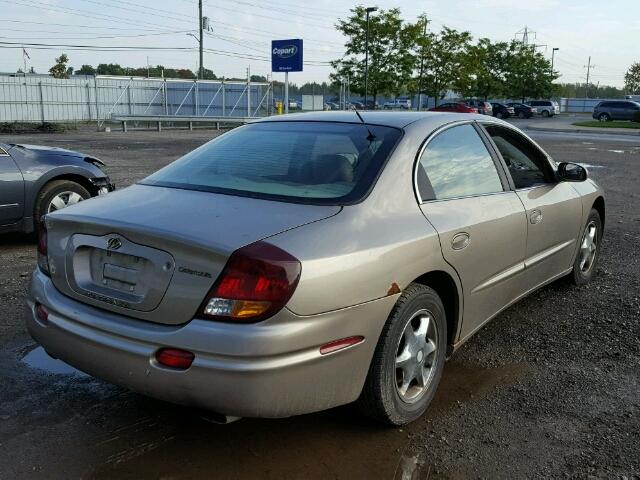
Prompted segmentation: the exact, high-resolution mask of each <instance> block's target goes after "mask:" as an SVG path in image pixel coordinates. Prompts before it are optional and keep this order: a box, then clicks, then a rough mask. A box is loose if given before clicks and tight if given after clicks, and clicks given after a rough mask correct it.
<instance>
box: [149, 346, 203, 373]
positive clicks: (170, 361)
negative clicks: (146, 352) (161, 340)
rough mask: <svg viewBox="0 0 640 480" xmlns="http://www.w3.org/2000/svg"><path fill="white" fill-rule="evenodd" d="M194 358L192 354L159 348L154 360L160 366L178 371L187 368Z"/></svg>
mask: <svg viewBox="0 0 640 480" xmlns="http://www.w3.org/2000/svg"><path fill="white" fill-rule="evenodd" d="M194 357H195V355H194V354H193V353H191V352H187V351H186V350H180V349H178V348H161V349H160V350H158V351H157V352H156V360H157V362H158V363H159V364H160V365H163V366H165V367H169V368H176V369H180V370H186V369H187V368H189V367H190V366H191V364H192V363H193V359H194Z"/></svg>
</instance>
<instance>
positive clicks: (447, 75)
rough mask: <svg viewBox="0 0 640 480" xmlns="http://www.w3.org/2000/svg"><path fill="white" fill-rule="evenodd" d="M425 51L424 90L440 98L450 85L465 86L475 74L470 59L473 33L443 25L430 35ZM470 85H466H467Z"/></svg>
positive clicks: (437, 98) (451, 86) (452, 86)
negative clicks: (471, 68) (438, 30)
mask: <svg viewBox="0 0 640 480" xmlns="http://www.w3.org/2000/svg"><path fill="white" fill-rule="evenodd" d="M428 37H429V38H428V42H429V43H428V48H426V51H425V52H424V64H425V68H424V74H423V85H424V90H425V92H427V94H428V95H429V96H431V97H434V98H435V99H436V105H437V103H438V100H439V99H440V98H442V96H443V95H444V94H445V93H446V91H447V90H448V89H450V88H454V87H457V88H461V87H463V86H464V82H468V78H469V77H470V75H471V71H470V65H469V62H468V51H469V46H470V45H469V44H470V42H471V34H470V33H469V32H459V31H457V30H455V29H453V28H449V27H445V26H443V27H442V30H441V31H440V32H439V33H429V34H428ZM465 88H466V87H465Z"/></svg>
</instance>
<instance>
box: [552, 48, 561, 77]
mask: <svg viewBox="0 0 640 480" xmlns="http://www.w3.org/2000/svg"><path fill="white" fill-rule="evenodd" d="M558 50H560V49H559V48H558V47H554V48H552V49H551V75H553V57H554V55H555V53H556V52H557V51H558Z"/></svg>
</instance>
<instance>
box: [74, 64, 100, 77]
mask: <svg viewBox="0 0 640 480" xmlns="http://www.w3.org/2000/svg"><path fill="white" fill-rule="evenodd" d="M95 74H96V69H95V68H93V67H92V66H91V65H82V67H80V68H79V69H78V70H76V71H75V73H74V75H95Z"/></svg>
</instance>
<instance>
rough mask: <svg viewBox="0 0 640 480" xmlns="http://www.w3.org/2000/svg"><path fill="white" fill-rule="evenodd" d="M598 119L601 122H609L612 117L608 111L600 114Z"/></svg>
mask: <svg viewBox="0 0 640 480" xmlns="http://www.w3.org/2000/svg"><path fill="white" fill-rule="evenodd" d="M598 120H600V121H601V122H608V121H609V120H611V117H610V116H609V114H607V113H601V114H600V115H598Z"/></svg>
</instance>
